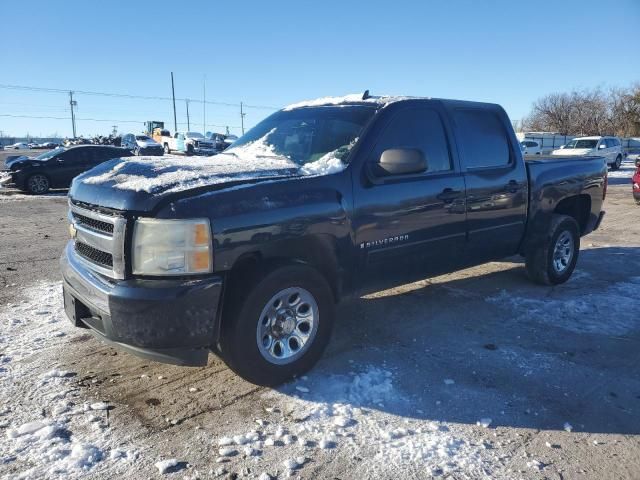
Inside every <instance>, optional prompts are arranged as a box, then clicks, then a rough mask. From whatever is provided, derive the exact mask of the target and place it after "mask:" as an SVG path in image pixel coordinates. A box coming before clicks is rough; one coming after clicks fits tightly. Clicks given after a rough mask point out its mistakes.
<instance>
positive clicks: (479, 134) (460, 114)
mask: <svg viewBox="0 0 640 480" xmlns="http://www.w3.org/2000/svg"><path fill="white" fill-rule="evenodd" d="M454 118H455V122H456V126H457V131H458V138H459V140H460V143H461V144H462V155H463V159H464V164H465V166H466V167H467V168H478V167H496V168H499V167H505V166H507V165H509V163H510V161H511V154H510V149H509V140H508V138H507V132H506V131H505V128H504V126H503V125H502V122H501V121H500V118H498V116H497V115H496V114H495V113H493V112H490V111H486V110H456V112H455V113H454Z"/></svg>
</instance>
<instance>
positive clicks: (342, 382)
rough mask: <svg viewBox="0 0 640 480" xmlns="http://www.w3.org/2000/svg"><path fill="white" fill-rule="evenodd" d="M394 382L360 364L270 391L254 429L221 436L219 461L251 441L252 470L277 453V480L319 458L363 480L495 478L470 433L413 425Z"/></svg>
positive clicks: (413, 415) (491, 461) (491, 457)
mask: <svg viewBox="0 0 640 480" xmlns="http://www.w3.org/2000/svg"><path fill="white" fill-rule="evenodd" d="M394 377H395V373H394V372H393V371H392V370H391V369H389V368H386V367H379V366H374V365H361V366H354V370H353V371H350V372H349V373H348V374H327V373H323V372H315V373H313V374H310V375H309V376H305V377H303V378H302V379H300V380H299V381H297V382H295V383H293V384H289V385H286V386H284V387H282V388H280V389H279V391H275V390H270V391H267V392H266V393H264V394H263V395H262V401H263V404H265V405H269V406H268V407H266V408H265V413H264V417H263V418H258V419H256V420H255V421H256V425H257V426H258V428H257V429H256V430H252V431H249V432H247V433H245V434H242V433H236V434H235V435H234V434H228V435H225V436H221V437H219V438H218V439H217V444H218V445H225V447H223V448H224V449H225V452H222V449H221V451H220V455H221V456H230V457H235V454H228V453H227V450H234V451H235V450H239V449H241V448H242V447H241V446H242V445H247V442H249V441H250V442H251V443H249V444H248V445H249V448H251V449H252V451H254V452H256V454H255V455H256V458H255V459H254V461H253V462H252V463H253V464H255V463H257V462H259V460H258V458H259V457H261V456H265V457H266V456H271V455H273V452H274V451H276V452H277V456H278V457H279V458H282V459H283V461H282V463H281V464H280V465H279V467H280V469H277V468H276V469H275V470H274V469H273V467H271V470H269V471H267V472H266V473H268V474H269V475H273V476H274V477H275V476H277V475H278V474H282V473H285V474H288V472H290V473H293V472H294V471H299V470H303V469H304V468H305V466H306V464H307V463H309V462H313V459H315V458H317V457H318V456H319V455H320V456H322V455H324V456H329V457H333V458H335V459H336V460H335V461H339V460H337V459H338V458H341V457H346V458H350V459H357V461H361V462H362V463H360V464H359V469H358V474H359V475H360V477H361V478H381V477H384V478H389V477H390V476H395V475H397V478H401V477H403V476H407V475H409V473H408V472H412V474H413V475H414V476H415V475H417V476H418V477H419V478H430V477H433V476H435V477H438V476H443V477H447V478H448V477H449V476H451V477H453V478H478V477H484V476H485V475H487V474H488V473H489V472H492V473H495V474H496V476H499V475H498V472H497V471H494V467H495V466H496V465H497V460H496V453H495V451H490V450H488V449H487V448H488V447H487V445H486V444H482V442H475V441H473V440H471V439H470V438H469V434H468V433H469V432H468V430H464V429H461V430H457V428H456V426H454V425H451V424H448V423H446V422H439V421H433V420H424V419H421V418H418V417H421V416H422V415H420V414H422V413H424V412H420V414H419V413H418V412H416V411H413V407H412V402H411V401H410V399H409V398H408V397H407V396H406V395H405V394H404V393H403V392H402V391H401V390H400V389H399V388H397V387H396V386H395V384H394ZM389 411H393V412H394V413H393V414H392V413H388V412H389ZM265 419H268V420H265ZM485 421H486V419H485ZM489 423H490V421H489ZM486 426H487V427H488V424H487V425H486ZM483 427H484V424H483ZM227 445H229V446H227ZM233 445H235V446H233ZM244 448H247V447H244ZM219 460H222V459H219ZM240 461H241V460H240ZM226 462H236V460H235V459H230V460H228V461H227V460H226V459H225V465H228V467H229V468H233V469H237V468H238V465H237V464H234V463H226ZM249 464H251V463H249ZM282 467H284V470H283V469H282ZM254 470H255V469H254ZM307 473H308V472H307ZM285 476H288V475H285ZM278 478H282V477H278Z"/></svg>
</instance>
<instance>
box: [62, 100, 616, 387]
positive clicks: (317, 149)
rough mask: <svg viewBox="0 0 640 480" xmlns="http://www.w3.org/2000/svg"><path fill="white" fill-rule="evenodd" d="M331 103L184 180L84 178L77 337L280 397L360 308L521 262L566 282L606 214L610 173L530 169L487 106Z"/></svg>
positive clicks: (265, 128) (584, 166)
mask: <svg viewBox="0 0 640 480" xmlns="http://www.w3.org/2000/svg"><path fill="white" fill-rule="evenodd" d="M323 100H324V101H326V103H324V104H323V103H322V101H317V100H316V101H311V102H308V103H304V102H303V103H302V104H298V105H294V106H292V107H288V108H285V109H284V110H281V111H278V112H276V113H274V114H273V115H271V116H269V117H268V118H266V119H265V120H263V121H262V122H260V123H259V124H258V125H256V126H255V127H254V128H252V129H251V130H249V131H248V132H247V133H246V134H245V135H243V136H242V137H241V138H240V139H238V140H237V141H236V142H235V143H234V144H233V146H232V147H230V148H229V149H228V150H225V151H224V152H222V153H220V154H219V155H218V157H225V160H224V161H218V160H217V158H218V157H216V159H202V160H201V161H200V162H194V163H195V164H193V165H190V166H189V170H188V171H186V172H185V175H182V176H175V175H167V174H166V173H165V172H166V171H167V170H169V171H172V168H171V167H173V168H176V169H179V168H180V167H181V163H183V162H181V161H179V160H178V161H175V162H174V163H173V164H172V163H171V162H170V161H166V160H162V161H161V160H159V159H158V160H150V161H149V162H145V164H144V165H138V164H136V165H131V164H127V162H119V161H117V160H114V161H112V162H107V163H105V164H102V165H100V166H98V167H96V168H95V169H94V170H92V171H90V172H86V173H85V174H83V175H81V176H79V177H78V178H76V179H75V180H74V181H73V184H72V186H71V189H70V190H69V208H70V212H69V219H70V221H71V222H72V225H71V228H70V231H71V232H72V235H73V238H72V239H71V240H70V241H69V243H68V245H67V247H66V249H65V252H64V254H63V257H62V259H61V262H60V264H61V268H62V275H63V278H64V281H63V285H64V305H65V310H66V313H67V315H68V317H69V318H70V319H71V321H72V322H73V324H74V325H76V326H77V327H82V328H87V329H91V331H92V332H93V333H95V335H96V336H98V337H99V338H101V339H104V340H106V341H107V342H110V343H112V344H114V345H117V346H118V347H123V348H125V349H128V350H129V351H130V352H132V353H135V354H137V355H141V356H144V357H146V358H151V359H154V360H157V361H160V362H169V363H176V364H181V365H206V363H207V358H208V354H209V351H210V350H213V351H215V352H217V353H219V354H220V355H221V356H222V358H223V359H224V360H225V361H226V362H227V364H228V365H229V366H230V367H231V369H232V370H234V371H235V372H236V373H238V374H239V375H241V376H242V377H244V378H245V379H247V380H249V381H251V382H253V383H258V384H263V385H274V384H279V383H281V382H283V381H286V380H289V379H290V378H291V377H293V376H295V375H300V374H302V373H303V372H304V371H306V370H308V369H309V368H311V367H312V366H313V364H314V363H315V362H316V361H317V360H318V359H319V358H320V355H321V354H322V351H323V349H324V347H325V346H326V344H327V343H328V341H329V338H330V336H331V327H332V324H333V323H334V317H335V313H334V312H335V310H334V308H335V306H334V304H335V302H336V301H338V300H339V299H340V298H342V297H344V296H345V295H348V294H349V293H355V294H358V295H360V294H362V292H363V291H376V290H381V289H384V288H385V287H386V288H388V287H390V286H391V285H402V284H406V283H411V282H412V281H415V280H417V279H424V278H426V277H428V276H429V275H436V274H442V273H445V272H452V271H455V270H458V269H461V268H466V267H469V266H472V265H478V264H481V263H484V262H488V261H492V260H495V259H499V258H504V257H508V256H511V255H514V254H517V253H519V254H521V255H523V256H524V257H525V265H526V269H527V271H528V273H529V275H530V277H531V279H532V280H533V281H535V282H538V283H542V284H546V285H555V284H559V283H563V282H565V281H566V280H568V279H569V277H570V276H571V274H572V272H573V270H574V267H575V265H576V261H577V259H578V255H579V250H580V237H582V236H583V235H586V234H588V233H590V232H591V231H593V230H595V229H597V228H598V225H599V224H600V221H601V220H602V216H603V214H604V212H601V207H602V203H603V200H604V197H605V185H606V175H607V166H606V164H605V161H604V159H603V158H602V157H595V156H594V157H589V158H585V159H578V158H576V159H573V158H562V157H555V158H553V157H551V158H549V157H543V156H536V157H533V158H532V157H529V158H528V159H526V160H525V159H523V157H522V155H521V154H520V149H519V147H518V145H519V142H518V141H517V139H516V137H515V135H514V132H513V128H512V126H511V122H510V120H509V118H508V117H507V114H506V113H505V111H504V110H503V109H502V108H501V107H500V106H498V105H494V104H485V103H475V102H462V101H455V100H436V99H417V98H400V99H395V98H392V97H369V96H368V93H367V92H365V94H364V95H363V96H362V98H360V96H358V97H356V98H354V96H349V97H345V98H331V99H326V98H325V99H323ZM167 167H169V168H167ZM132 175H135V180H134V181H131V176H132ZM74 232H75V233H74ZM88 362H89V363H88V364H87V365H90V362H91V359H88Z"/></svg>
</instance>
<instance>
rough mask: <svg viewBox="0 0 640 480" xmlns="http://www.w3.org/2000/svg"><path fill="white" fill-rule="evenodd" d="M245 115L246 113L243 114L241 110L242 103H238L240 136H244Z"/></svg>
mask: <svg viewBox="0 0 640 480" xmlns="http://www.w3.org/2000/svg"><path fill="white" fill-rule="evenodd" d="M245 115H246V113H244V111H243V109H242V102H240V125H241V128H242V135H244V116H245Z"/></svg>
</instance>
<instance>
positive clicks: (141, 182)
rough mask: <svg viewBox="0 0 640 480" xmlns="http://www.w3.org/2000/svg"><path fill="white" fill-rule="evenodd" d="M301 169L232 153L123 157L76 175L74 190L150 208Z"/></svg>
mask: <svg viewBox="0 0 640 480" xmlns="http://www.w3.org/2000/svg"><path fill="white" fill-rule="evenodd" d="M298 170H299V169H298V167H297V166H296V164H295V163H292V162H290V161H289V160H286V159H268V160H267V161H265V159H263V161H253V162H250V161H247V159H246V158H239V157H235V156H232V155H216V156H214V157H205V158H202V157H200V158H194V159H192V158H165V157H139V158H135V159H122V158H118V159H114V160H110V161H108V162H105V163H102V164H100V165H98V166H97V167H96V168H94V169H92V170H89V171H87V172H85V173H83V174H81V175H80V176H78V177H76V178H75V179H74V181H73V183H72V185H71V189H70V190H69V196H70V197H71V198H72V199H73V200H77V201H80V202H85V203H89V204H93V205H99V206H102V207H107V208H113V209H116V210H129V211H138V212H149V211H151V210H153V209H154V208H155V207H156V206H157V205H158V204H159V203H160V202H164V201H165V200H166V199H167V198H169V197H178V196H182V195H184V194H188V193H189V192H191V191H194V190H198V191H202V190H216V189H223V188H227V187H232V186H237V185H242V184H246V183H252V182H256V181H261V180H268V179H275V178H286V177H291V176H295V175H297V174H298Z"/></svg>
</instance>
